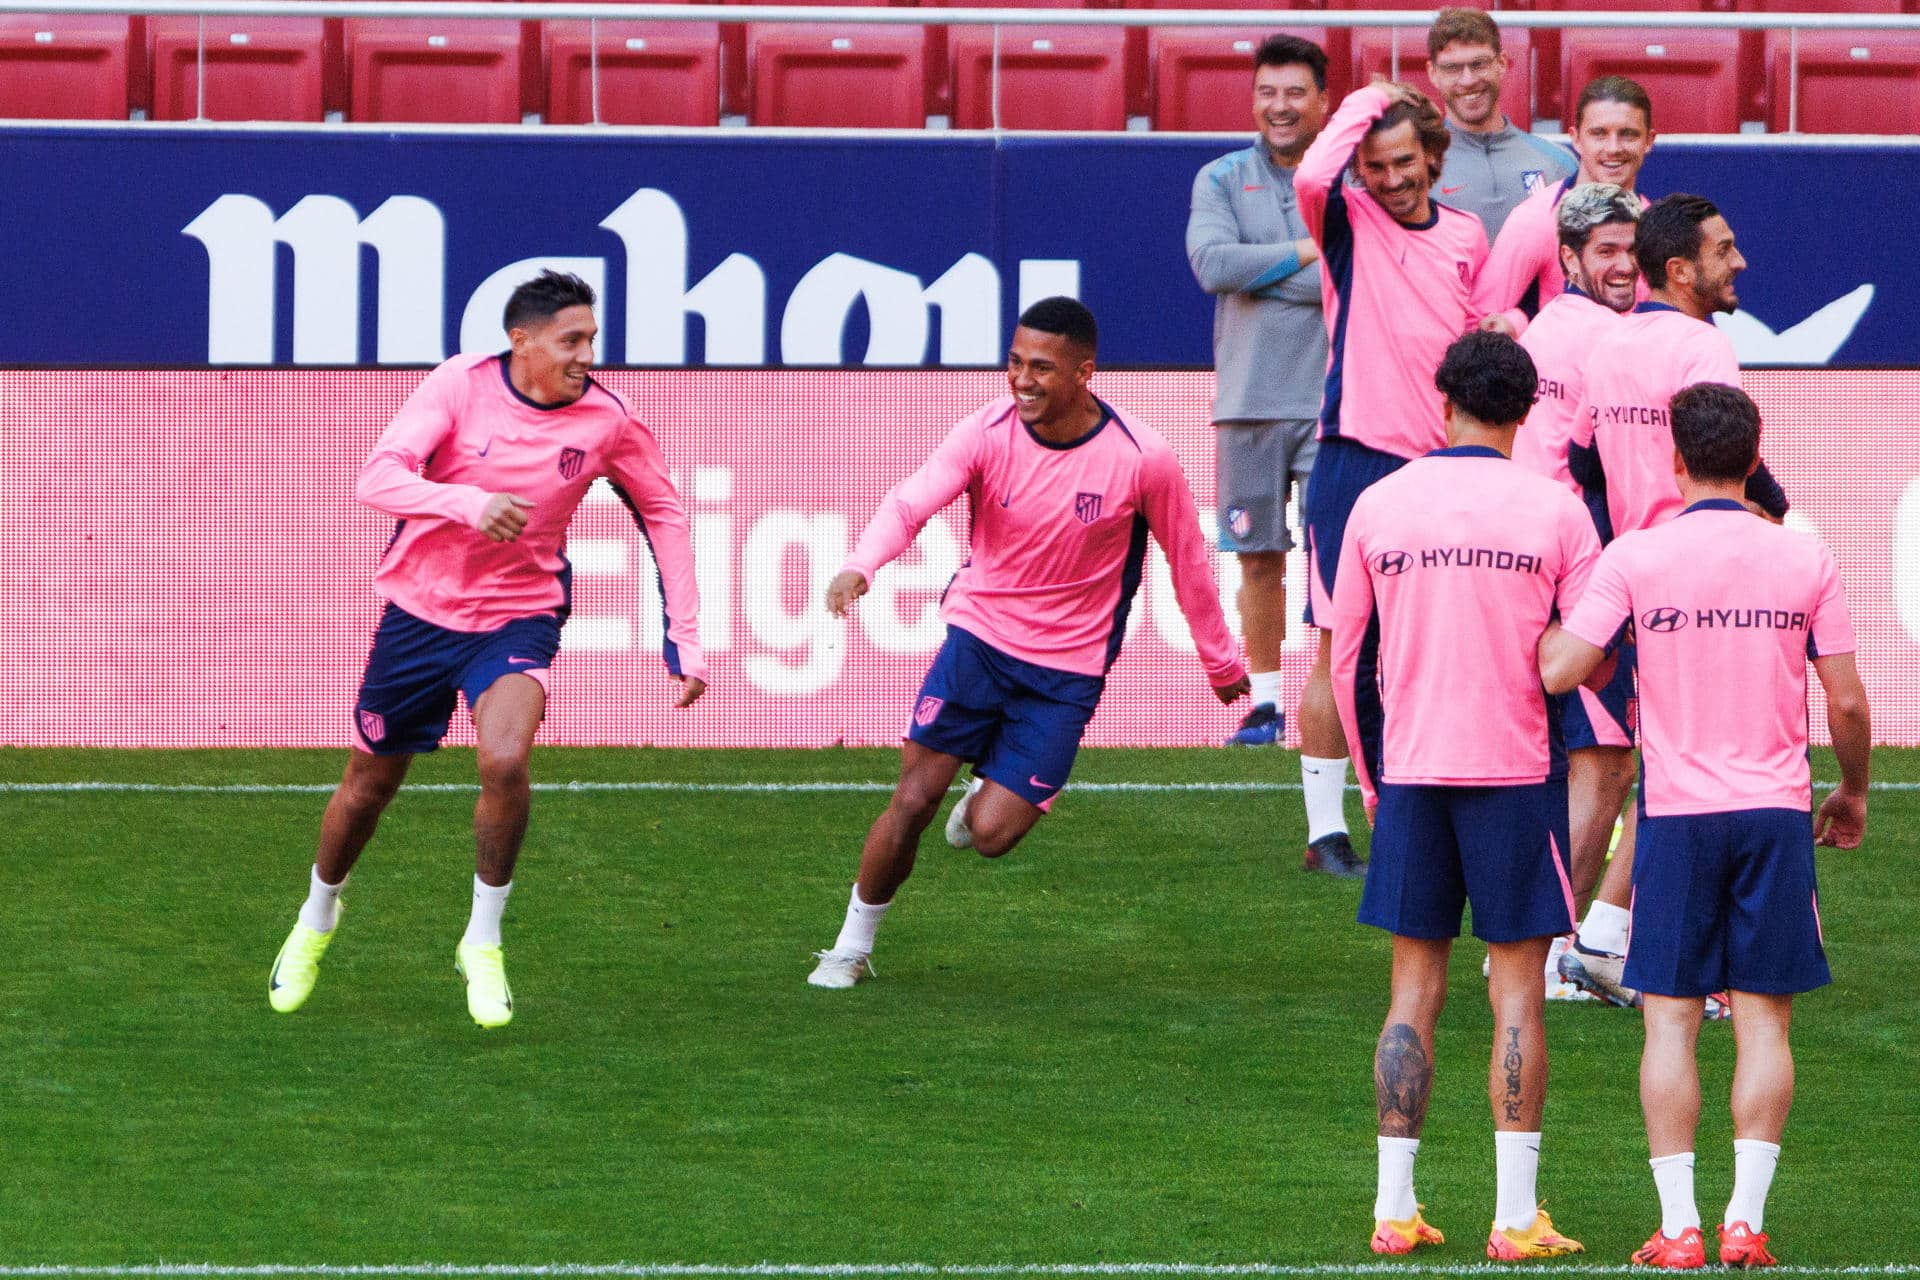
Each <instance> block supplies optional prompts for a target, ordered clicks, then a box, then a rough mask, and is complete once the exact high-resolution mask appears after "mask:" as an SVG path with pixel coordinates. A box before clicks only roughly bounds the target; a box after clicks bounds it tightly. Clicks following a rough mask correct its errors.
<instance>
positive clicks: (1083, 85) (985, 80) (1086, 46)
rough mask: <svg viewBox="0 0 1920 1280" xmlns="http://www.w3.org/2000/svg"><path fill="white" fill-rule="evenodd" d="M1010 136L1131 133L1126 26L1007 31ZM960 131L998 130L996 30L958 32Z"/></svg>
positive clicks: (1004, 67) (1003, 50) (1004, 89)
mask: <svg viewBox="0 0 1920 1280" xmlns="http://www.w3.org/2000/svg"><path fill="white" fill-rule="evenodd" d="M999 31H1000V118H999V122H998V127H999V128H1002V129H1125V128H1126V127H1127V83H1126V36H1125V34H1124V33H1123V32H1122V31H1121V30H1120V28H1118V27H1001V28H1000V29H999ZM947 41H948V44H949V46H950V47H951V49H952V51H953V127H954V128H956V129H991V128H994V127H995V121H994V94H993V88H994V86H993V67H994V44H993V41H994V28H992V27H956V28H954V29H953V30H952V31H951V32H949V33H948V37H947Z"/></svg>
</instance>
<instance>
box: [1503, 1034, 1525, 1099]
mask: <svg viewBox="0 0 1920 1280" xmlns="http://www.w3.org/2000/svg"><path fill="white" fill-rule="evenodd" d="M1500 1065H1501V1066H1502V1067H1504V1068H1505V1069H1506V1072H1507V1091H1506V1094H1505V1096H1503V1097H1502V1098H1501V1100H1500V1103H1501V1106H1502V1107H1503V1108H1504V1109H1505V1110H1506V1113H1507V1120H1508V1122H1509V1123H1517V1122H1518V1121H1519V1119H1520V1102H1521V1097H1520V1092H1521V1091H1520V1068H1521V1066H1522V1059H1521V1057H1520V1028H1518V1027H1508V1028H1507V1052H1506V1056H1505V1057H1503V1058H1501V1059H1500Z"/></svg>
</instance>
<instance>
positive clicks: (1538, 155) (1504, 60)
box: [1427, 8, 1574, 244]
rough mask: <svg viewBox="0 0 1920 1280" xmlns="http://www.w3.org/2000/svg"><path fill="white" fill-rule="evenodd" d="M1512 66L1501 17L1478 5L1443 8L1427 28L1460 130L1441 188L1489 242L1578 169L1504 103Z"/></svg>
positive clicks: (1437, 76)
mask: <svg viewBox="0 0 1920 1280" xmlns="http://www.w3.org/2000/svg"><path fill="white" fill-rule="evenodd" d="M1511 66H1512V59H1511V58H1510V57H1509V56H1508V55H1507V54H1506V52H1505V51H1503V50H1502V49H1501V47H1500V27H1499V25H1498V24H1497V23H1495V22H1494V20H1493V19H1492V18H1491V17H1490V16H1488V15H1487V14H1486V13H1485V12H1483V11H1481V10H1479V9H1466V8H1453V9H1442V10H1440V12H1439V14H1438V16H1437V17H1435V19H1434V22H1433V26H1432V27H1430V28H1429V29H1428V30H1427V78H1428V79H1430V80H1432V81H1433V87H1434V88H1435V89H1438V90H1439V91H1440V97H1441V100H1442V101H1443V102H1444V103H1445V105H1446V109H1447V131H1448V132H1449V133H1451V134H1452V135H1453V145H1452V146H1451V147H1449V148H1447V163H1446V168H1445V169H1444V170H1443V171H1442V172H1441V174H1440V190H1439V196H1440V199H1441V200H1443V201H1445V202H1446V203H1447V204H1449V205H1452V206H1453V207H1454V208H1456V209H1462V210H1465V211H1466V212H1467V213H1471V214H1472V215H1473V216H1474V217H1476V218H1478V219H1480V222H1481V225H1482V226H1484V227H1485V228H1486V229H1487V243H1489V244H1492V243H1493V242H1494V241H1495V240H1497V239H1498V238H1499V236H1500V231H1501V228H1502V227H1503V226H1504V225H1505V223H1506V221H1507V216H1508V215H1509V214H1511V213H1512V212H1513V211H1514V208H1515V207H1516V206H1517V205H1519V204H1520V202H1521V201H1523V200H1525V199H1526V198H1527V197H1528V196H1530V195H1532V194H1533V193H1534V192H1536V191H1538V190H1539V189H1540V188H1542V187H1550V186H1554V185H1556V184H1557V183H1559V181H1560V180H1561V179H1562V178H1564V177H1566V176H1567V175H1568V174H1570V173H1572V172H1573V169H1574V163H1573V157H1572V156H1569V155H1568V154H1567V153H1566V151H1565V150H1564V149H1562V148H1560V147H1557V146H1555V145H1554V144H1553V143H1551V142H1548V141H1547V140H1546V139H1544V138H1541V137H1539V136H1537V135H1535V134H1533V133H1529V132H1528V131H1527V130H1525V129H1522V128H1521V127H1520V126H1518V125H1516V124H1514V123H1513V121H1512V120H1509V119H1508V118H1507V115H1506V113H1505V112H1504V111H1502V110H1501V109H1500V90H1501V88H1502V86H1503V85H1504V84H1505V83H1506V78H1507V72H1508V71H1509V70H1510V69H1511Z"/></svg>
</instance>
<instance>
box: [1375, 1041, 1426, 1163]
mask: <svg viewBox="0 0 1920 1280" xmlns="http://www.w3.org/2000/svg"><path fill="white" fill-rule="evenodd" d="M1373 1092H1374V1098H1375V1101H1376V1102H1377V1104H1378V1106H1379V1111H1380V1136H1381V1137H1383V1138H1417V1137H1419V1136H1420V1130H1421V1128H1422V1127H1423V1126H1424V1125H1425V1124H1426V1122H1427V1098H1428V1097H1429V1095H1431V1093H1432V1092H1433V1063H1431V1062H1430V1061H1428V1060H1427V1051H1426V1049H1425V1048H1424V1047H1423V1046H1422V1045H1421V1043H1420V1035H1419V1033H1418V1032H1416V1031H1415V1030H1414V1029H1413V1028H1412V1027H1411V1026H1409V1025H1408V1024H1406V1023H1404V1022H1397V1023H1394V1024H1393V1025H1391V1026H1389V1027H1388V1028H1387V1029H1386V1030H1384V1031H1382V1032H1381V1033H1380V1044H1379V1047H1378V1048H1376V1049H1375V1050H1374V1054H1373Z"/></svg>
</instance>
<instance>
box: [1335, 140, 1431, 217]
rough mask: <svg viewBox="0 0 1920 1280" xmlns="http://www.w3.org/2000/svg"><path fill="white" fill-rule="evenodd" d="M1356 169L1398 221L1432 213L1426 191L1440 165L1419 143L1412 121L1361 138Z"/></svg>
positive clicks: (1383, 206) (1368, 187)
mask: <svg viewBox="0 0 1920 1280" xmlns="http://www.w3.org/2000/svg"><path fill="white" fill-rule="evenodd" d="M1354 168H1355V170H1356V171H1357V172H1358V173H1359V175H1360V182H1361V185H1363V186H1364V187H1366V189H1367V193H1368V194H1369V195H1371V196H1372V197H1373V198H1374V199H1375V200H1378V201H1379V202H1380V206H1381V207H1382V208H1383V209H1385V210H1386V211H1387V213H1388V214H1390V215H1391V216H1392V217H1393V219H1394V220H1395V221H1396V222H1405V223H1420V222H1425V221H1427V220H1428V219H1429V218H1431V217H1432V216H1433V205H1432V204H1431V203H1430V202H1429V201H1428V199H1427V193H1428V191H1429V190H1431V189H1432V187H1433V172H1434V170H1435V169H1436V168H1438V166H1437V165H1435V164H1434V162H1433V161H1432V160H1431V159H1430V158H1429V157H1428V155H1427V153H1426V149H1425V148H1423V147H1422V146H1421V145H1420V135H1419V133H1418V131H1416V130H1415V129H1414V127H1413V122H1412V121H1411V120H1405V121H1402V122H1401V123H1399V124H1396V125H1394V126H1393V127H1392V128H1388V129H1381V130H1379V131H1378V132H1375V133H1370V134H1368V135H1367V136H1366V137H1365V138H1363V139H1361V141H1360V150H1359V152H1358V153H1357V154H1356V155H1355V156H1354Z"/></svg>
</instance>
